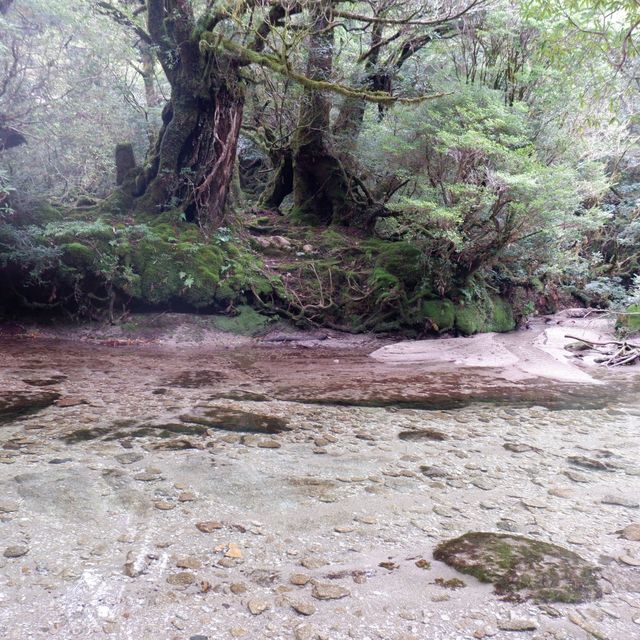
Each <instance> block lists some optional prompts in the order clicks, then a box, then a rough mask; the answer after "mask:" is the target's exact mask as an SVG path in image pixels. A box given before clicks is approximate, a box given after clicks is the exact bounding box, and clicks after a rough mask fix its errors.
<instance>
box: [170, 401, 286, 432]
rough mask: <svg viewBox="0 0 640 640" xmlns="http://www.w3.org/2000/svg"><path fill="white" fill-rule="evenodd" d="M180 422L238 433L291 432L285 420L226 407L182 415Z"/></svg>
mask: <svg viewBox="0 0 640 640" xmlns="http://www.w3.org/2000/svg"><path fill="white" fill-rule="evenodd" d="M180 420H182V422H186V423H192V424H199V425H204V426H206V427H211V428H214V429H220V430H222V431H237V432H240V433H266V434H274V433H282V432H283V431H290V427H289V426H288V421H287V420H285V419H284V418H278V417H275V416H269V415H265V414H262V413H252V412H249V411H238V410H235V409H225V408H224V407H215V408H212V409H208V410H205V411H202V412H199V413H195V412H194V413H191V414H185V415H181V416H180Z"/></svg>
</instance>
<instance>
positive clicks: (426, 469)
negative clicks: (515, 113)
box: [0, 337, 640, 640]
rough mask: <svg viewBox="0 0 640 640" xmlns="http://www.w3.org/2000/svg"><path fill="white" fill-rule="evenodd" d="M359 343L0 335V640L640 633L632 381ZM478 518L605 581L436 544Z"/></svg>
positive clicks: (639, 440)
mask: <svg viewBox="0 0 640 640" xmlns="http://www.w3.org/2000/svg"><path fill="white" fill-rule="evenodd" d="M369 351H370V349H369ZM367 352H368V350H367V349H358V348H330V347H322V346H316V347H313V348H305V347H301V346H298V347H296V346H291V345H289V346H286V345H271V346H266V345H245V346H240V347H236V348H224V347H218V348H203V347H202V348H194V347H185V348H177V347H161V346H157V345H133V346H126V345H124V346H122V345H119V346H107V345H105V344H92V343H81V342H72V341H65V340H48V339H40V338H28V337H27V338H25V337H12V338H0V354H1V358H2V363H1V366H2V371H1V374H0V383H1V384H2V390H1V391H0V532H1V533H0V638H11V639H19V640H22V639H25V638H48V637H55V638H65V639H66V638H73V637H82V638H103V637H104V638H108V637H112V638H123V639H124V638H131V639H135V640H140V639H146V638H162V639H165V638H167V639H173V638H175V639H180V640H182V639H185V640H186V639H190V638H197V639H199V640H202V638H209V640H214V639H215V640H217V639H222V638H233V637H236V638H241V637H244V638H248V639H252V640H253V639H260V638H271V639H280V638H283V639H285V638H286V639H288V638H295V639H297V640H304V639H312V638H326V639H329V640H342V639H346V638H351V639H356V640H367V639H388V640H410V639H418V640H454V639H458V638H460V639H467V638H469V639H471V638H484V637H493V638H497V639H498V640H503V639H504V640H506V639H508V638H513V639H516V640H517V639H518V638H537V639H549V640H552V639H557V640H559V639H565V640H567V639H571V638H575V639H582V638H588V637H601V638H610V639H611V640H623V639H627V638H629V639H631V638H638V637H640V542H638V541H634V540H628V539H625V538H623V537H621V536H620V533H619V532H620V531H621V530H622V529H623V528H624V527H626V526H627V525H629V524H631V523H633V522H640V508H639V507H640V505H639V504H638V500H640V437H639V436H640V394H638V393H637V389H638V388H640V386H639V383H638V379H637V377H632V376H628V375H626V376H625V375H620V374H616V375H612V374H607V376H605V377H603V379H604V381H605V382H606V384H603V385H597V386H596V385H589V384H583V385H561V384H558V383H550V382H549V381H543V380H528V381H526V382H520V383H514V382H511V383H509V382H506V381H505V380H504V379H502V378H500V377H499V376H497V375H496V373H495V372H492V371H490V370H473V369H460V370H453V369H448V370H440V371H438V370H434V369H433V367H430V366H429V365H428V364H423V365H418V364H411V365H406V364H405V365H397V364H396V365H393V364H384V363H380V362H376V361H373V360H372V359H370V358H368V357H367ZM602 375H603V376H604V374H602ZM469 531H496V532H510V533H515V534H521V535H525V536H528V537H531V538H535V539H537V540H541V541H547V542H553V543H555V544H558V545H561V546H563V547H565V548H567V549H570V550H572V551H574V552H576V553H578V554H579V555H580V556H581V557H583V558H584V559H586V560H588V561H589V562H591V563H593V564H594V565H597V566H598V567H599V569H600V571H601V580H600V583H601V585H602V590H603V592H604V595H603V597H602V598H600V599H598V600H596V601H593V602H586V603H582V604H553V605H551V604H535V603H533V602H531V601H523V602H517V601H516V602H514V601H513V599H511V600H505V599H503V598H500V597H499V596H498V595H496V594H495V593H494V592H493V587H492V586H491V585H490V584H484V583H481V582H478V581H477V580H476V579H475V578H473V577H470V576H467V575H462V574H459V573H457V572H456V571H455V570H453V569H452V568H450V567H448V566H446V565H445V564H443V563H441V562H438V561H435V560H434V559H433V557H432V552H433V549H434V547H435V546H436V545H437V544H438V543H439V542H441V541H442V540H445V539H449V538H452V537H455V536H458V535H461V534H464V533H466V532H469ZM7 550H11V551H10V552H9V553H8V554H7ZM3 553H4V555H2V554H3ZM5 556H9V557H5ZM636 561H637V563H636ZM598 634H599V635H598Z"/></svg>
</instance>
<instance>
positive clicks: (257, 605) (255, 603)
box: [247, 598, 269, 616]
mask: <svg viewBox="0 0 640 640" xmlns="http://www.w3.org/2000/svg"><path fill="white" fill-rule="evenodd" d="M268 608H269V603H268V602H267V601H266V600H260V599H259V598H253V599H251V600H249V602H247V609H249V611H250V612H251V614H252V615H254V616H259V615H260V614H261V613H264V612H265V611H266V610H267V609H268Z"/></svg>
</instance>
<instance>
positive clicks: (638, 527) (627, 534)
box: [0, 505, 640, 542]
mask: <svg viewBox="0 0 640 640" xmlns="http://www.w3.org/2000/svg"><path fill="white" fill-rule="evenodd" d="M0 511H2V507H1V505H0ZM620 533H621V537H622V538H624V539H625V540H630V541H631V542H640V522H633V523H631V524H629V525H627V526H626V527H625V528H624V529H623V530H622V531H621V532H620Z"/></svg>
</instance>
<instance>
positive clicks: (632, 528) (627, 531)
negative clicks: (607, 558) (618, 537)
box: [622, 522, 640, 542]
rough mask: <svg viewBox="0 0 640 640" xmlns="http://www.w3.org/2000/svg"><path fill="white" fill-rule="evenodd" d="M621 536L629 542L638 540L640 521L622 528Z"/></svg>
mask: <svg viewBox="0 0 640 640" xmlns="http://www.w3.org/2000/svg"><path fill="white" fill-rule="evenodd" d="M622 537H623V538H624V539H625V540H630V541H631V542H640V522H633V523H631V524H629V525H627V526H626V527H625V528H624V529H623V530H622Z"/></svg>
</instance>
